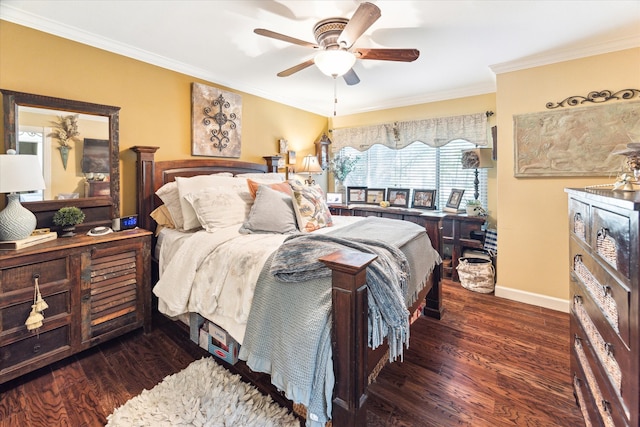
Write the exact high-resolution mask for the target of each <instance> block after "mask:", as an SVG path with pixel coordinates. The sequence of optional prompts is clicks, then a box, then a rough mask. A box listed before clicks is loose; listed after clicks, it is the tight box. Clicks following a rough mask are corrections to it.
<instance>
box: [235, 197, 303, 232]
mask: <svg viewBox="0 0 640 427" xmlns="http://www.w3.org/2000/svg"><path fill="white" fill-rule="evenodd" d="M239 231H240V233H243V234H250V233H279V234H291V233H295V232H296V231H298V227H297V225H296V214H295V212H294V210H293V201H292V199H291V196H289V195H288V194H285V193H283V192H281V191H277V190H274V189H272V188H270V187H269V186H268V185H260V186H259V187H258V191H257V192H256V199H255V201H254V202H253V206H252V207H251V212H249V217H248V218H247V220H246V221H245V222H244V224H242V227H240V230H239Z"/></svg>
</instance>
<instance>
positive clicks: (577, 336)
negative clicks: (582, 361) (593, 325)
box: [573, 334, 582, 342]
mask: <svg viewBox="0 0 640 427" xmlns="http://www.w3.org/2000/svg"><path fill="white" fill-rule="evenodd" d="M573 338H574V339H575V340H576V341H578V342H580V341H582V338H580V336H579V335H578V334H574V335H573Z"/></svg>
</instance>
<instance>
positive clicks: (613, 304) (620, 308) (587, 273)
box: [569, 238, 631, 348]
mask: <svg viewBox="0 0 640 427" xmlns="http://www.w3.org/2000/svg"><path fill="white" fill-rule="evenodd" d="M569 251H570V254H571V259H572V264H571V270H572V272H573V274H574V275H575V277H576V278H577V280H579V281H580V283H581V284H582V285H583V287H584V289H585V292H586V293H588V295H589V296H590V299H591V300H592V301H593V303H594V304H595V306H596V307H597V308H598V310H599V311H600V313H601V314H600V315H599V316H597V319H594V321H595V322H596V324H597V325H598V328H599V329H600V330H604V329H606V328H607V325H606V324H608V325H609V326H610V328H612V329H613V330H614V331H615V332H616V333H617V334H618V335H619V336H620V338H621V339H622V340H623V341H624V343H625V345H626V346H627V348H630V347H631V342H630V339H631V332H630V327H631V325H630V321H629V316H630V305H631V292H630V290H629V289H628V288H627V287H626V286H625V285H624V284H622V283H620V282H619V281H618V280H616V278H615V277H613V276H612V275H611V274H609V273H608V272H607V271H606V270H605V269H604V268H603V266H602V263H601V262H600V261H597V260H596V259H594V258H593V257H592V256H591V255H590V253H588V252H585V250H584V248H583V247H582V246H581V245H580V244H579V243H577V242H576V240H575V239H573V238H572V239H570V242H569ZM593 317H596V316H593ZM600 319H602V320H600Z"/></svg>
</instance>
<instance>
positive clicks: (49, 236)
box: [0, 231, 58, 250]
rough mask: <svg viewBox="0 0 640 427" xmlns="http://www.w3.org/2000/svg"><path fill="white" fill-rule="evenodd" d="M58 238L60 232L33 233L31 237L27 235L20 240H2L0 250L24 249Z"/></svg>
mask: <svg viewBox="0 0 640 427" xmlns="http://www.w3.org/2000/svg"><path fill="white" fill-rule="evenodd" d="M57 238H58V233H52V232H50V231H49V232H45V233H38V234H32V235H31V236H29V237H25V238H24V239H20V240H2V241H0V250H15V249H22V248H26V247H29V246H33V245H38V244H40V243H44V242H48V241H50V240H55V239H57Z"/></svg>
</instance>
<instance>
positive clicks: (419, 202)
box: [411, 189, 436, 209]
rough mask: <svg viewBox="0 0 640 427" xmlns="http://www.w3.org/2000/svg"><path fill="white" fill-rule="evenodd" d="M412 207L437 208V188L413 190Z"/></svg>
mask: <svg viewBox="0 0 640 427" xmlns="http://www.w3.org/2000/svg"><path fill="white" fill-rule="evenodd" d="M411 207H412V208H416V209H436V190H431V189H420V190H413V199H412V200H411Z"/></svg>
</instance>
